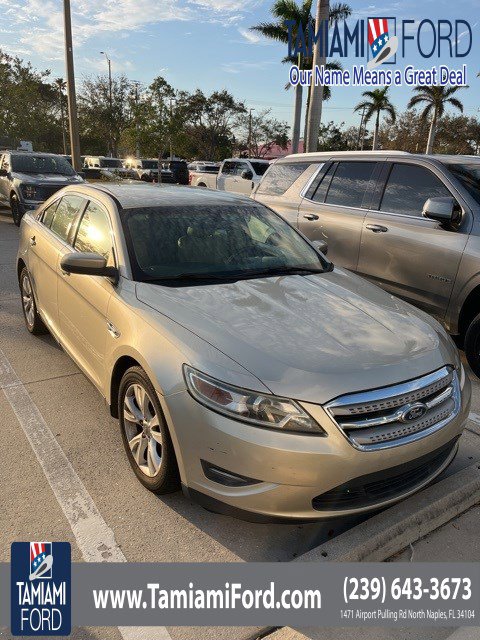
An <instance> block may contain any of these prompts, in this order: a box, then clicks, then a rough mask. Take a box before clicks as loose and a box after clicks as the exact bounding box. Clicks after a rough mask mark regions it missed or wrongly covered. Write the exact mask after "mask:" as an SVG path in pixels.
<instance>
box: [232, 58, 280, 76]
mask: <svg viewBox="0 0 480 640" xmlns="http://www.w3.org/2000/svg"><path fill="white" fill-rule="evenodd" d="M272 64H278V63H276V62H273V61H272V60H263V61H258V62H224V63H222V64H221V65H220V68H221V69H222V71H225V73H245V72H249V71H255V70H257V71H258V70H261V69H267V68H268V67H269V66H270V65H272Z"/></svg>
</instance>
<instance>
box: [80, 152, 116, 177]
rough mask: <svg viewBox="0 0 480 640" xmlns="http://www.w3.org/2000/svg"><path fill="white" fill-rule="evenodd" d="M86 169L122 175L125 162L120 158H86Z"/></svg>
mask: <svg viewBox="0 0 480 640" xmlns="http://www.w3.org/2000/svg"><path fill="white" fill-rule="evenodd" d="M83 163H84V165H83V166H84V167H85V168H86V169H108V170H109V171H113V172H116V173H121V172H122V169H123V161H122V160H121V159H120V158H107V157H106V156H85V159H84V161H83Z"/></svg>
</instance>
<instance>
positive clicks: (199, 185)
mask: <svg viewBox="0 0 480 640" xmlns="http://www.w3.org/2000/svg"><path fill="white" fill-rule="evenodd" d="M206 186H207V185H206V184H204V183H203V182H199V183H198V184H197V187H206Z"/></svg>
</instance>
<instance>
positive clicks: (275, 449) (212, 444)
mask: <svg viewBox="0 0 480 640" xmlns="http://www.w3.org/2000/svg"><path fill="white" fill-rule="evenodd" d="M460 393H461V401H460V402H461V404H460V410H459V412H458V414H457V415H456V417H455V418H453V419H452V420H451V421H450V422H449V423H448V424H447V425H445V426H444V427H443V428H442V429H440V430H438V431H436V432H435V433H433V434H430V435H428V436H427V437H425V438H423V439H419V440H417V441H415V442H411V443H408V444H404V445H402V446H398V447H393V448H389V449H383V450H378V451H361V450H358V449H356V448H355V447H354V446H352V444H351V443H350V442H349V441H348V440H347V439H346V438H345V436H344V434H342V432H341V431H340V429H339V428H338V426H337V425H336V424H335V422H334V421H333V420H332V418H331V417H330V416H329V414H328V413H327V412H326V411H325V410H324V409H323V408H322V407H321V406H319V405H315V404H311V403H305V402H303V403H301V404H302V406H303V407H304V408H305V409H306V410H307V411H308V413H309V414H310V415H311V416H312V417H313V418H314V419H315V420H316V421H317V422H318V423H319V424H320V425H321V426H322V428H323V429H324V430H325V431H326V432H327V434H328V436H327V437H319V436H311V435H302V434H293V433H281V432H277V431H275V430H273V429H263V428H258V427H254V426H251V425H248V424H245V423H242V422H240V421H236V420H232V419H230V418H227V417H225V416H223V415H220V414H217V413H214V412H213V411H211V410H209V409H207V408H205V407H203V406H202V405H200V404H199V403H198V402H196V401H195V400H194V399H193V398H192V397H191V396H190V394H189V393H188V391H183V392H180V393H176V394H173V395H171V396H166V397H164V398H162V403H163V409H164V412H165V415H166V418H167V422H168V424H169V428H170V432H171V434H172V438H173V441H174V445H175V448H176V452H177V458H178V462H179V467H180V473H181V478H182V484H183V486H184V489H185V491H186V493H188V494H189V495H190V496H191V497H192V498H194V499H196V500H197V501H199V502H201V503H202V504H203V505H204V506H205V507H207V508H209V509H211V510H214V511H220V512H223V513H228V514H231V515H236V516H238V517H241V518H244V519H247V520H254V521H269V520H281V521H287V522H291V521H296V520H300V521H314V520H323V519H327V518H336V517H339V516H346V515H354V514H359V513H363V512H368V511H372V510H376V509H379V508H383V507H386V506H388V505H390V504H393V503H395V502H397V501H399V500H401V499H403V498H405V497H407V496H408V495H411V494H412V493H415V492H416V491H418V490H419V489H421V488H422V487H424V486H426V485H427V484H429V483H430V482H431V481H432V480H433V479H434V478H435V477H436V476H438V475H439V474H440V473H441V472H442V471H443V470H444V469H445V468H446V467H447V466H448V465H449V464H450V462H451V461H452V460H453V458H454V457H455V454H456V450H457V444H456V442H457V440H458V438H459V436H460V435H461V433H462V430H463V427H464V424H465V422H466V420H467V417H468V412H469V408H470V401H471V385H470V381H469V379H468V377H467V376H465V377H464V379H463V380H462V387H461V390H460ZM442 452H444V454H445V455H441V454H442ZM436 456H437V457H436ZM202 461H204V463H205V462H207V463H209V464H211V465H215V466H216V467H218V468H220V469H224V470H227V471H229V472H231V473H234V474H238V475H240V476H246V477H248V478H252V479H256V480H258V482H257V483H255V484H249V485H247V486H236V487H232V486H224V485H223V484H219V483H218V482H215V481H213V480H210V479H208V478H207V477H206V475H205V472H204V468H203V467H202ZM415 461H419V464H418V465H416V464H415ZM424 461H429V462H428V464H429V467H428V472H427V473H425V472H423V473H418V469H417V467H419V466H422V464H424ZM435 461H436V462H435ZM402 465H405V466H406V468H407V469H412V472H414V473H416V474H417V475H416V476H412V475H410V476H409V477H410V482H405V483H403V484H402V480H401V479H400V476H401V475H402V474H401V473H400V471H397V469H396V468H399V469H401V466H402ZM416 469H417V470H416ZM412 477H413V480H412ZM363 478H366V481H365V482H367V481H368V482H370V481H369V479H371V478H374V479H375V482H380V483H381V481H382V478H384V480H385V483H387V484H388V482H389V478H392V479H393V478H396V480H395V482H397V486H398V490H397V491H394V492H393V494H392V492H391V491H390V492H387V493H383V494H382V493H381V492H380V493H378V494H377V495H378V500H373V501H370V502H369V503H368V504H365V501H363V502H362V501H360V500H359V501H358V503H356V504H355V501H353V503H352V501H351V500H350V501H346V502H345V507H343V506H342V505H341V504H340V502H338V503H337V504H333V503H332V502H330V503H329V504H330V506H327V507H325V502H322V501H321V500H320V502H319V501H318V498H319V497H321V496H323V495H324V494H328V493H329V492H330V495H332V492H334V491H335V490H340V489H343V488H345V487H346V488H347V493H348V487H349V486H358V485H359V483H361V481H362V479H363ZM412 482H413V484H412ZM333 495H335V494H333ZM319 504H320V505H321V506H320V508H319V507H318V505H319Z"/></svg>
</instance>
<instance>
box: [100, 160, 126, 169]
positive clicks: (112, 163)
mask: <svg viewBox="0 0 480 640" xmlns="http://www.w3.org/2000/svg"><path fill="white" fill-rule="evenodd" d="M100 164H101V166H102V167H108V168H109V169H120V168H121V167H122V161H121V160H119V159H118V158H102V160H101V163H100Z"/></svg>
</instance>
